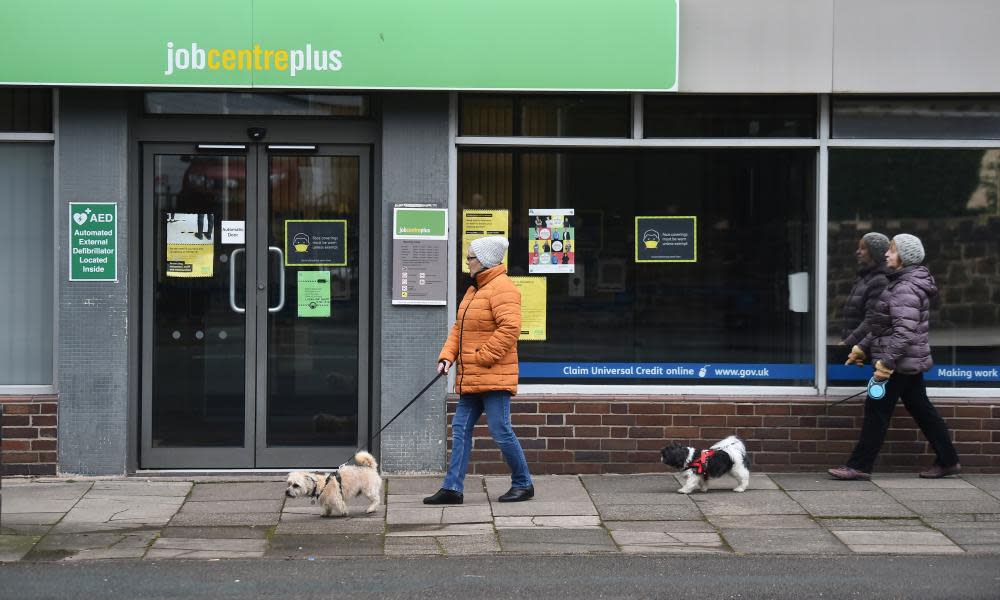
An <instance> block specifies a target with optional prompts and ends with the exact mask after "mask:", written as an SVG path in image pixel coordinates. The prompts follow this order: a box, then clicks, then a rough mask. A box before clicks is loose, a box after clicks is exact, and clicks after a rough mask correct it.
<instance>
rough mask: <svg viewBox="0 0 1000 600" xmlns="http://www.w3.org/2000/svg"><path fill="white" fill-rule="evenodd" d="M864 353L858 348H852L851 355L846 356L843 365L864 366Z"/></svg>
mask: <svg viewBox="0 0 1000 600" xmlns="http://www.w3.org/2000/svg"><path fill="white" fill-rule="evenodd" d="M865 358H866V357H865V351H864V350H862V349H861V347H860V346H854V347H853V348H851V354H850V355H848V357H847V361H846V362H845V363H844V364H845V365H858V366H859V367H863V366H865Z"/></svg>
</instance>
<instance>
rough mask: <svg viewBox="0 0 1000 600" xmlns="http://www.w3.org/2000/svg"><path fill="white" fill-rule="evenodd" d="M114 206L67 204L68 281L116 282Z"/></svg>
mask: <svg viewBox="0 0 1000 600" xmlns="http://www.w3.org/2000/svg"><path fill="white" fill-rule="evenodd" d="M117 229H118V205H117V204H115V203H114V202H70V203H69V280H70V281H118V246H117V244H116V239H117V238H116V233H117Z"/></svg>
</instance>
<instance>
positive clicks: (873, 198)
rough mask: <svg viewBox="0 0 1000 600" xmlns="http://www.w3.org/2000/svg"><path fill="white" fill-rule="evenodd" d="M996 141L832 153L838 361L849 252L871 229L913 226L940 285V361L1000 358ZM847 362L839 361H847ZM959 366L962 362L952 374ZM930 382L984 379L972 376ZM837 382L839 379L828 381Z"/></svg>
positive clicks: (935, 328) (934, 332)
mask: <svg viewBox="0 0 1000 600" xmlns="http://www.w3.org/2000/svg"><path fill="white" fill-rule="evenodd" d="M998 189H1000V149H985V150H984V149H974V150H966V149H902V150H868V149H834V150H831V151H830V220H829V241H828V244H829V262H828V276H829V281H828V317H829V323H830V328H829V329H828V343H829V344H831V347H830V348H829V351H828V358H829V361H830V363H831V364H833V363H836V362H837V361H838V360H839V357H840V354H841V350H842V348H837V347H835V346H833V344H836V343H837V337H838V336H837V333H838V332H837V330H836V323H837V316H838V311H839V310H840V309H841V307H843V305H844V301H845V299H846V295H847V293H848V291H849V290H850V287H851V283H852V281H853V278H854V272H855V268H854V259H853V252H854V249H855V248H856V247H857V243H858V239H859V238H860V237H861V236H862V235H864V233H866V232H868V231H879V232H882V233H884V234H886V235H887V236H889V237H890V238H891V237H892V236H893V235H895V234H897V233H912V234H914V235H916V236H917V237H919V238H920V239H921V240H922V241H923V244H924V248H925V250H926V253H927V258H926V259H925V261H924V264H925V265H926V266H927V267H928V268H929V269H930V271H931V273H932V274H933V275H934V277H935V279H936V281H937V284H938V288H939V289H940V304H939V305H937V306H932V312H931V334H930V335H931V338H930V340H931V350H932V352H933V357H934V363H935V365H936V366H937V367H942V366H946V365H996V364H997V363H1000V271H998V266H997V265H1000V205H998V201H997V200H998ZM841 362H842V361H841ZM959 371H963V369H959V370H957V371H955V372H959ZM928 381H929V385H937V386H956V387H966V386H988V387H995V386H996V385H997V383H996V379H994V380H993V381H992V382H990V381H987V380H985V379H980V380H979V381H976V377H968V378H965V377H958V378H954V377H947V376H946V377H944V378H936V376H935V372H933V371H932V373H931V374H929V375H928ZM831 383H833V384H836V381H833V380H831Z"/></svg>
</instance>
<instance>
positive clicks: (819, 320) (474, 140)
mask: <svg viewBox="0 0 1000 600" xmlns="http://www.w3.org/2000/svg"><path fill="white" fill-rule="evenodd" d="M646 95H647V94H642V93H634V94H632V112H631V118H632V127H631V136H630V137H628V138H553V137H523V136H460V135H459V134H458V132H459V117H460V115H459V93H458V92H451V93H450V98H449V115H448V206H449V207H450V208H451V215H450V219H451V223H450V226H451V230H452V231H455V232H459V231H461V218H460V217H461V215H460V214H459V206H458V152H459V150H460V149H465V148H492V149H496V150H500V149H503V148H510V147H519V148H552V149H570V148H610V149H614V148H720V149H722V148H813V149H815V151H816V177H815V181H816V222H815V230H814V232H813V234H814V236H815V240H816V242H815V243H816V248H815V262H814V265H813V273H814V274H815V276H814V278H813V279H814V280H813V282H812V285H811V286H810V292H811V293H813V294H815V302H814V310H815V311H816V315H815V318H814V320H813V321H814V326H815V330H814V331H813V353H814V360H813V364H814V369H815V378H814V380H813V385H812V386H740V385H696V386H692V385H628V386H623V385H601V384H594V385H590V384H531V383H521V384H519V385H518V390H519V391H520V392H521V393H523V394H532V395H548V394H552V395H581V396H606V395H622V396H626V395H651V394H655V395H692V396H723V397H726V396H762V397H763V396H769V397H770V396H792V397H796V398H802V397H809V396H813V397H816V398H817V399H818V400H822V401H826V399H827V396H848V395H850V394H853V393H855V392H857V386H854V387H842V386H830V385H829V383H828V381H827V376H826V367H827V362H826V329H827V316H826V315H827V308H828V307H827V293H828V286H827V277H828V272H827V260H828V257H827V254H828V235H829V232H828V228H829V166H830V164H829V151H830V149H831V148H913V149H917V148H960V149H976V148H996V147H997V146H998V145H1000V144H998V140H940V139H931V140H927V139H843V138H842V139H835V138H832V137H831V133H832V123H831V120H832V109H831V95H830V94H817V95H816V102H817V103H818V110H817V116H818V119H817V123H816V127H817V131H816V135H815V137H812V138H646V137H644V132H643V117H644V115H643V104H644V103H643V97H644V96H646ZM458 237H459V236H458V235H453V236H451V238H450V240H449V252H448V261H449V265H448V269H449V270H448V272H449V273H454V272H455V269H456V268H457V265H455V264H454V263H453V261H454V260H455V256H456V255H457V254H456V253H457V252H458V249H457V248H458V243H459V240H458ZM457 288H458V282H457V281H456V280H455V278H454V277H449V278H448V328H449V329H450V328H451V327H452V325H453V324H454V323H455V319H456V311H457V310H458V289H457ZM449 380H450V381H451V382H452V384H453V383H454V373H452V374H450V375H449ZM927 393H928V395H929V396H931V397H966V398H996V397H1000V387H977V388H944V387H933V386H929V387H928V388H927Z"/></svg>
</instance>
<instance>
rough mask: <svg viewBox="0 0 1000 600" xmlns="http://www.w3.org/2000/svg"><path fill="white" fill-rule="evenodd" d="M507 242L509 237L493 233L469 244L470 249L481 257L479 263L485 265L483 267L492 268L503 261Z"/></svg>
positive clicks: (477, 256) (476, 255)
mask: <svg viewBox="0 0 1000 600" xmlns="http://www.w3.org/2000/svg"><path fill="white" fill-rule="evenodd" d="M507 244H508V242H507V238H505V237H502V236H499V235H492V236H490V237H483V238H479V239H475V240H472V243H471V244H469V250H471V251H472V254H474V255H475V257H476V258H477V259H479V264H481V265H483V268H485V269H490V268H492V267H495V266H497V265H499V264H500V263H502V262H503V255H504V252H506V251H507Z"/></svg>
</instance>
